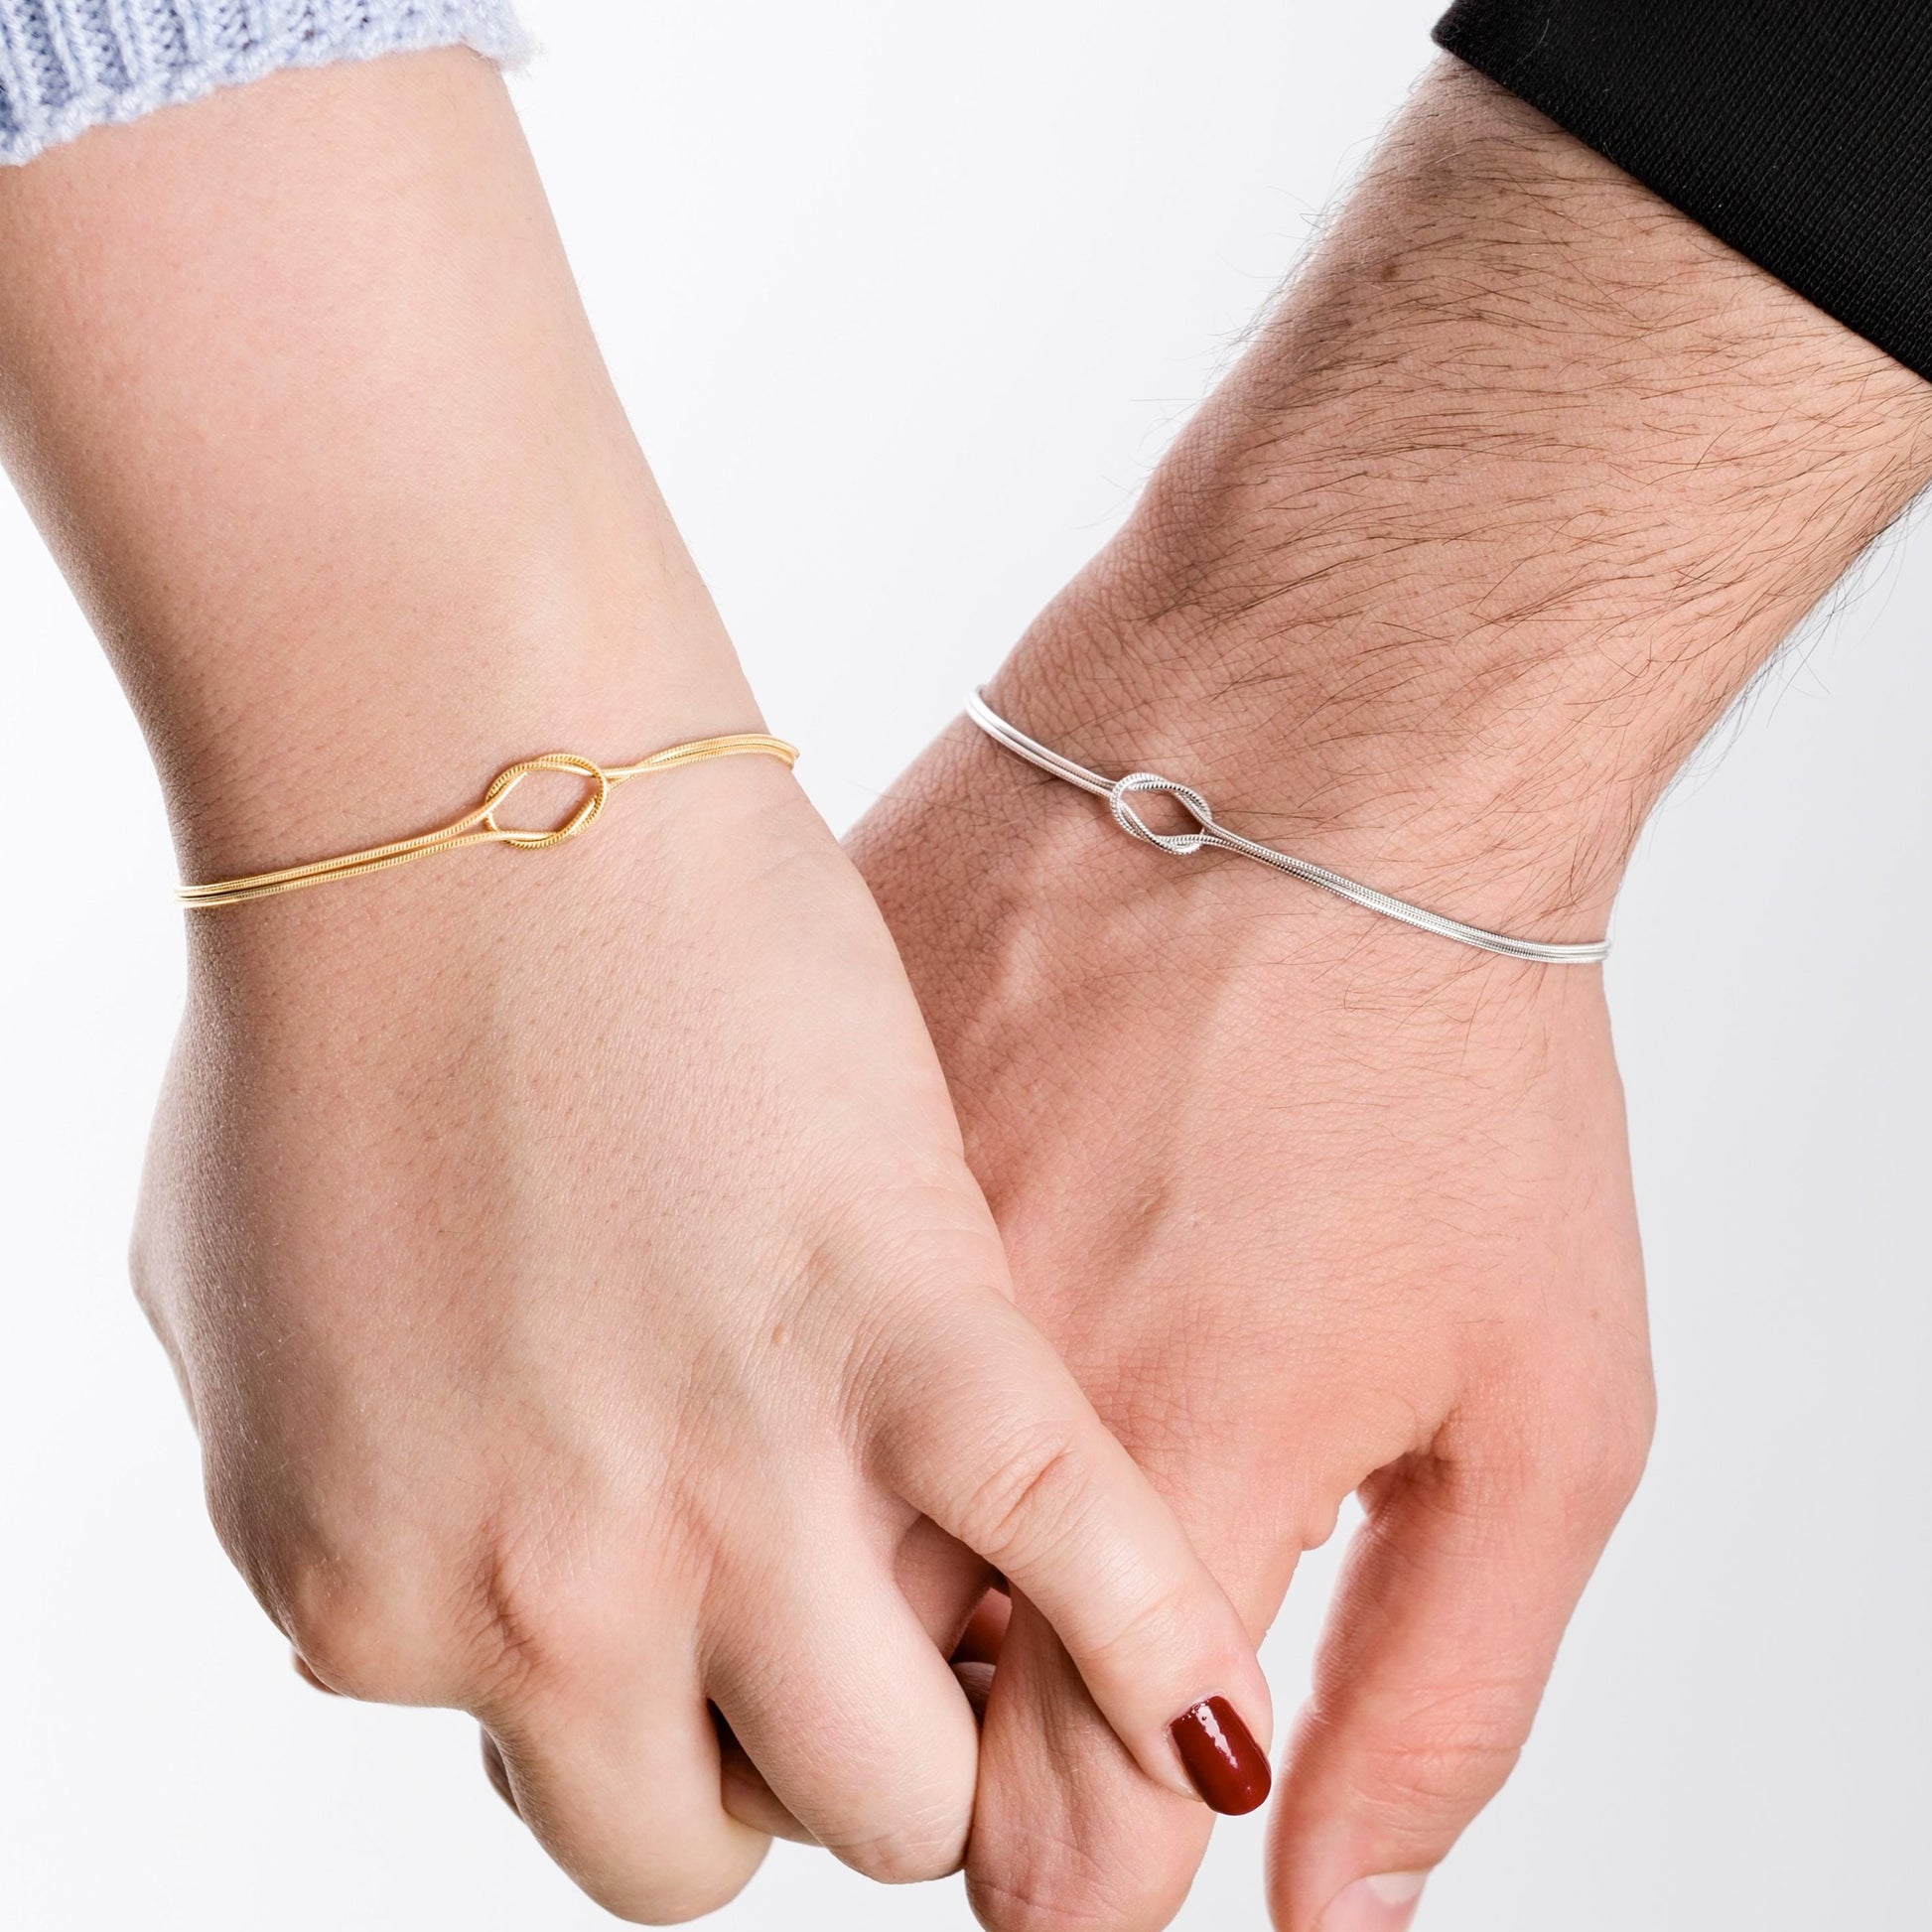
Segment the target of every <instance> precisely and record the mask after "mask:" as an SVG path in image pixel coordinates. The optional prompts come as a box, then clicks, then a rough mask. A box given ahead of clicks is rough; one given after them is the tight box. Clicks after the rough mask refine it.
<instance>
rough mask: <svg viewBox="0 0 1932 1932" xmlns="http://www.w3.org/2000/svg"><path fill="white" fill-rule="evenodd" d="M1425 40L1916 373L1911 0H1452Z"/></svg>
mask: <svg viewBox="0 0 1932 1932" xmlns="http://www.w3.org/2000/svg"><path fill="white" fill-rule="evenodd" d="M1436 42H1437V44H1438V46H1440V47H1443V48H1445V49H1447V50H1448V51H1449V53H1450V54H1453V55H1455V56H1456V58H1457V59H1458V60H1462V61H1466V62H1467V63H1468V64H1469V66H1471V67H1472V68H1476V69H1479V70H1480V71H1481V72H1483V73H1486V74H1487V75H1489V77H1490V78H1491V79H1492V80H1496V81H1500V82H1501V84H1502V85H1503V86H1505V87H1507V88H1508V89H1509V90H1510V92H1511V93H1513V94H1517V95H1519V96H1520V97H1521V98H1522V99H1524V100H1526V101H1528V102H1529V103H1530V105H1531V106H1533V107H1537V108H1540V109H1541V110H1542V111H1543V112H1544V113H1546V114H1548V115H1549V116H1550V118H1551V119H1552V120H1554V121H1556V122H1557V123H1558V124H1559V125H1560V126H1562V127H1564V128H1567V129H1568V130H1569V131H1570V132H1571V133H1572V134H1574V135H1576V136H1577V137H1578V139H1579V140H1581V141H1585V142H1587V144H1588V145H1589V146H1590V147H1592V148H1594V149H1595V150H1596V151H1597V153H1599V154H1601V155H1603V156H1605V157H1606V158H1607V159H1608V160H1611V161H1613V162H1615V163H1616V165H1617V166H1618V167H1619V168H1621V169H1623V170H1624V171H1625V173H1627V174H1630V175H1634V176H1635V177H1636V179H1637V180H1638V181H1640V182H1642V183H1643V184H1644V186H1645V187H1646V188H1649V189H1651V190H1653V191H1654V192H1655V193H1656V194H1658V195H1661V196H1662V197H1663V198H1664V199H1665V200H1666V201H1667V202H1669V203H1671V204H1672V206H1673V207H1678V208H1681V209H1682V210H1683V211H1684V212H1685V213H1686V214H1688V215H1690V216H1691V217H1692V218H1693V219H1694V220H1696V221H1698V222H1700V223H1702V224H1703V225H1704V226H1705V227H1706V228H1708V229H1710V231H1711V232H1712V233H1713V234H1715V235H1717V236H1718V237H1719V239H1720V240H1723V241H1725V242H1728V243H1729V244H1730V246H1731V247H1733V248H1735V249H1736V250H1737V251H1738V252H1739V253H1740V254H1742V255H1745V256H1747V257H1749V259H1750V260H1752V261H1754V262H1755V263H1757V265H1758V266H1759V267H1760V268H1763V269H1766V270H1768V271H1769V272H1770V273H1771V274H1773V275H1775V276H1776V277H1777V278H1778V280H1779V281H1781V282H1784V283H1785V284H1787V285H1788V286H1789V287H1791V288H1793V289H1795V290H1797V292H1798V293H1799V294H1800V295H1802V296H1804V297H1805V298H1806V299H1807V300H1808V301H1810V302H1813V303H1816V304H1817V306H1818V307H1819V308H1821V309H1823V310H1824V311H1825V312H1826V313H1827V314H1828V315H1831V316H1835V317H1837V319H1838V320H1839V321H1840V322H1842V323H1844V324H1845V325H1846V326H1847V327H1848V328H1851V329H1855V330H1856V331H1857V332H1858V333H1859V334H1860V335H1861V336H1863V337H1864V338H1865V339H1866V340H1867V341H1868V342H1871V343H1874V344H1876V345H1877V346H1878V347H1880V348H1882V349H1884V350H1885V351H1886V353H1888V354H1890V355H1893V356H1895V357H1896V358H1897V359H1898V360H1899V361H1901V362H1903V363H1904V364H1905V365H1906V367H1907V368H1910V369H1913V370H1916V371H1917V373H1918V374H1920V375H1922V376H1925V377H1927V378H1928V379H1932V6H1928V5H1927V4H1926V0H1454V4H1453V5H1452V6H1451V7H1450V8H1449V12H1448V13H1447V14H1445V15H1444V16H1443V18H1442V19H1441V20H1440V21H1439V22H1438V23H1437V25H1436Z"/></svg>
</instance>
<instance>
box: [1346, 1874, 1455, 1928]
mask: <svg viewBox="0 0 1932 1932" xmlns="http://www.w3.org/2000/svg"><path fill="white" fill-rule="evenodd" d="M1428 1879H1429V1873H1428V1872H1426V1871H1382V1872H1378V1873H1377V1874H1376V1875H1375V1876H1374V1877H1373V1878H1357V1879H1356V1880H1355V1882H1354V1883H1353V1884H1352V1885H1350V1886H1348V1887H1347V1888H1346V1889H1345V1890H1343V1891H1341V1892H1339V1893H1337V1894H1336V1896H1335V1897H1334V1898H1333V1899H1332V1900H1331V1901H1330V1902H1329V1905H1328V1909H1327V1910H1326V1911H1325V1912H1323V1913H1322V1914H1321V1932H1406V1928H1407V1926H1408V1924H1409V1921H1410V1920H1411V1919H1412V1918H1414V1917H1415V1916H1416V1901H1417V1900H1418V1899H1419V1898H1421V1896H1422V1888H1423V1886H1424V1885H1425V1884H1426V1883H1427V1882H1428Z"/></svg>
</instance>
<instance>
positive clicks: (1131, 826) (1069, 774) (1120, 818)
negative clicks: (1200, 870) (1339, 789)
mask: <svg viewBox="0 0 1932 1932" xmlns="http://www.w3.org/2000/svg"><path fill="white" fill-rule="evenodd" d="M966 715H967V717H969V718H970V719H971V720H972V721H973V723H974V724H976V725H977V726H978V727H979V728H980V730H981V731H983V732H984V733H985V734H986V735H987V737H988V738H990V739H992V741H993V742H994V743H995V744H996V745H1000V746H1004V747H1005V748H1006V750H1007V751H1009V752H1011V753H1012V754H1013V755H1014V757H1015V758H1020V759H1026V760H1027V762H1028V763H1029V764H1033V765H1037V766H1038V767H1039V769H1040V770H1042V771H1045V772H1048V773H1050V774H1051V775H1052V776H1053V777H1055V778H1059V779H1063V780H1064V781H1065V782H1066V783H1067V784H1070V785H1078V786H1079V788H1080V789H1081V790H1082V791H1089V792H1091V793H1092V794H1093V795H1094V796H1095V797H1096V798H1104V799H1106V801H1107V804H1108V806H1109V808H1110V809H1111V810H1112V812H1113V814H1114V822H1115V823H1116V824H1117V825H1118V826H1119V827H1120V829H1121V830H1122V831H1123V832H1126V833H1128V834H1129V835H1130V836H1131V837H1133V838H1137V839H1143V840H1145V841H1146V842H1147V843H1148V844H1149V845H1156V846H1159V847H1160V848H1161V850H1162V851H1163V852H1173V853H1175V854H1177V855H1178V856H1179V857H1181V858H1191V857H1192V856H1193V854H1195V853H1196V852H1199V851H1201V850H1202V849H1203V848H1204V847H1208V846H1211V847H1213V848H1214V849H1215V850H1216V851H1218V852H1236V853H1239V854H1240V855H1241V857H1242V858H1244V859H1259V860H1260V861H1261V863H1262V864H1263V865H1264V866H1273V867H1274V869H1275V870H1276V871H1277V872H1285V873H1287V874H1288V875H1289V877H1290V878H1291V879H1301V880H1305V881H1306V882H1307V883H1308V884H1309V885H1311V886H1319V887H1320V888H1321V890H1322V891H1323V892H1324V893H1333V894H1334V895H1335V896H1336V897H1339V898H1345V899H1348V900H1350V901H1351V902H1352V903H1353V904H1356V905H1360V906H1363V907H1365V908H1366V909H1367V910H1368V911H1370V912H1380V913H1382V914H1383V915H1384V916H1385V917H1387V918H1391V919H1400V920H1401V921H1402V922H1403V924H1404V925H1412V926H1416V927H1418V928H1420V930H1422V931H1424V932H1433V933H1435V934H1436V935H1437V937H1438V938H1441V939H1453V940H1454V941H1455V942H1456V944H1457V945H1461V946H1474V947H1476V948H1477V949H1478V950H1479V951H1481V952H1493V953H1500V954H1502V956H1503V957H1504V958H1505V959H1527V960H1531V961H1534V962H1535V963H1536V964H1538V965H1542V966H1600V965H1601V964H1602V963H1603V961H1604V960H1605V959H1607V958H1608V957H1609V955H1610V942H1609V941H1608V940H1607V939H1597V940H1592V941H1590V942H1588V943H1587V944H1583V945H1569V946H1557V945H1550V944H1547V943H1546V942H1545V941H1543V940H1541V939H1512V938H1510V937H1509V935H1508V934H1507V933H1503V932H1488V931H1485V930H1484V929H1483V928H1482V927H1481V926H1479V925H1464V924H1463V923H1462V921H1461V920H1460V919H1451V918H1447V917H1445V916H1444V914H1443V913H1441V912H1431V911H1429V910H1427V909H1426V908H1425V907H1423V906H1420V905H1411V904H1410V903H1409V901H1408V900H1407V899H1401V898H1393V897H1390V895H1389V894H1387V893H1378V892H1377V891H1376V890H1375V888H1374V887H1373V886H1363V885H1359V884H1357V882H1356V881H1354V880H1352V879H1344V878H1343V877H1342V876H1341V874H1340V873H1338V872H1330V871H1329V870H1328V869H1327V867H1325V866H1317V865H1314V864H1313V863H1311V861H1310V860H1307V859H1297V858H1295V857H1293V856H1292V855H1291V854H1289V853H1286V852H1277V851H1276V850H1275V849H1274V847H1273V846H1268V845H1257V844H1256V843H1255V842H1254V840H1253V839H1244V838H1243V837H1242V836H1241V834H1240V833H1239V832H1230V831H1229V830H1228V828H1227V827H1226V826H1225V825H1223V824H1221V823H1220V822H1219V820H1217V819H1216V818H1215V816H1214V812H1213V808H1212V807H1211V806H1210V805H1209V804H1208V802H1207V800H1206V799H1205V798H1203V797H1202V796H1201V795H1200V793H1199V792H1197V791H1196V790H1195V789H1194V788H1193V786H1192V785H1183V784H1178V783H1176V782H1175V781H1174V780H1173V778H1163V777H1160V776H1159V775H1157V774H1156V773H1155V772H1152V771H1130V772H1128V774H1127V775H1126V777H1124V778H1104V777H1102V776H1101V775H1100V773H1099V772H1098V771H1089V770H1088V769H1087V767H1086V766H1085V765H1084V764H1075V763H1074V762H1073V760H1072V759H1069V758H1062V757H1061V756H1060V754H1059V753H1058V752H1055V751H1051V750H1049V749H1048V748H1047V747H1046V746H1044V745H1042V744H1040V743H1039V742H1038V740H1036V739H1032V738H1029V737H1028V736H1027V734H1026V733H1025V732H1023V731H1022V730H1021V729H1020V728H1019V727H1018V726H1017V725H1010V724H1008V723H1007V721H1006V720H1005V719H1004V718H1002V717H1001V716H1000V714H999V713H998V712H997V711H995V710H994V709H993V707H992V706H991V705H990V704H988V703H987V702H986V698H985V695H984V693H982V692H979V691H975V692H974V693H973V695H972V696H971V697H970V698H968V699H967V700H966ZM1142 791H1160V792H1165V793H1166V794H1167V795H1168V796H1169V797H1170V798H1172V799H1173V800H1174V802H1175V803H1176V804H1178V805H1179V807H1180V808H1181V810H1182V811H1184V812H1185V813H1186V814H1187V816H1188V817H1189V818H1191V819H1192V820H1193V821H1194V823H1195V824H1196V825H1197V826H1198V827H1199V828H1200V829H1199V830H1198V831H1194V832H1157V831H1156V830H1155V829H1154V828H1153V826H1151V825H1150V824H1148V822H1147V821H1146V820H1145V819H1144V818H1142V816H1141V815H1140V813H1139V812H1137V811H1136V810H1135V809H1134V807H1133V806H1132V805H1131V804H1129V803H1128V800H1129V799H1130V798H1131V797H1132V796H1133V795H1134V794H1135V793H1136V792H1142Z"/></svg>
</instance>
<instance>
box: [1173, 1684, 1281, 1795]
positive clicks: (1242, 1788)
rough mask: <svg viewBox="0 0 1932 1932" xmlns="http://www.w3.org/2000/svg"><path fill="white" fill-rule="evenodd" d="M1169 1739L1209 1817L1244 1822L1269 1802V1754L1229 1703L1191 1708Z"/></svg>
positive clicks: (1208, 1702) (1215, 1700) (1214, 1701)
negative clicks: (1248, 1813)
mask: <svg viewBox="0 0 1932 1932" xmlns="http://www.w3.org/2000/svg"><path fill="white" fill-rule="evenodd" d="M1168 1735H1169V1736H1170V1737H1172V1738H1173V1747H1174V1749H1175V1750H1177V1751H1178V1752H1179V1753H1180V1761H1181V1763H1182V1765H1183V1766H1185V1768H1186V1772H1187V1776H1188V1777H1189V1779H1190V1780H1191V1781H1192V1783H1193V1786H1194V1789H1195V1790H1196V1791H1198V1792H1199V1793H1200V1795H1201V1796H1202V1798H1204V1799H1205V1800H1206V1801H1207V1806H1208V1809H1209V1810H1210V1811H1218V1812H1221V1813H1223V1814H1225V1815H1226V1816H1227V1817H1229V1818H1239V1817H1240V1816H1241V1814H1242V1813H1243V1812H1244V1811H1253V1810H1254V1808H1255V1807H1256V1806H1257V1805H1258V1804H1260V1803H1262V1802H1263V1800H1265V1799H1266V1798H1267V1796H1268V1786H1269V1783H1270V1782H1271V1780H1270V1778H1269V1775H1268V1754H1267V1752H1265V1751H1264V1750H1263V1749H1262V1748H1261V1746H1260V1745H1259V1744H1257V1743H1256V1742H1255V1740H1254V1736H1253V1734H1252V1733H1251V1732H1250V1731H1249V1729H1248V1726H1247V1725H1244V1724H1243V1723H1242V1722H1241V1716H1240V1713H1239V1712H1237V1711H1236V1710H1235V1708H1234V1706H1233V1705H1231V1704H1230V1703H1229V1702H1228V1701H1227V1699H1226V1698H1208V1699H1207V1700H1206V1701H1205V1702H1204V1703H1201V1704H1195V1705H1190V1706H1189V1707H1188V1709H1186V1710H1185V1711H1183V1712H1182V1713H1181V1714H1180V1716H1179V1717H1177V1718H1176V1719H1175V1720H1174V1721H1173V1724H1171V1725H1169V1726H1168Z"/></svg>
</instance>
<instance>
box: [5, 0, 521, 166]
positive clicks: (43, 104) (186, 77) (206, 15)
mask: <svg viewBox="0 0 1932 1932" xmlns="http://www.w3.org/2000/svg"><path fill="white" fill-rule="evenodd" d="M459 46H461V47H473V48H475V49H476V50H477V52H478V53H479V54H483V55H487V56H488V57H489V58H490V59H491V60H495V61H512V60H515V59H518V58H519V57H520V56H521V55H523V54H524V53H526V52H527V51H528V48H529V42H528V40H527V38H526V37H525V35H524V32H523V30H522V28H521V27H520V26H519V25H518V24H517V20H516V16H515V14H514V13H513V12H512V11H511V9H510V6H509V0H0V163H5V162H21V161H31V160H32V159H33V158H34V156H35V155H37V154H39V153H40V152H41V151H42V150H43V149H44V148H50V147H53V146H54V145H55V143H57V142H60V141H69V140H71V139H72V138H73V136H74V135H76V134H78V133H80V132H81V131H82V130H83V129H86V128H89V127H94V126H97V125H98V124H99V123H101V122H103V121H131V120H134V119H136V118H138V117H139V116H140V115H142V114H146V113H148V112H150V111H151V110H152V109H154V108H156V107H162V106H166V105H168V104H169V103H171V102H175V101H185V100H195V99H198V98H199V97H200V96H201V95H203V94H206V93H210V92H212V91H213V89H215V88H216V87H229V86H235V85H238V84H239V83H240V82H242V81H244V80H253V79H255V78H256V77H257V76H259V75H261V74H264V73H269V72H272V71H273V70H274V69H277V68H317V67H326V66H328V65H329V64H330V63H332V62H335V61H362V60H369V59H371V58H373V57H374V56H376V55H378V54H400V53H404V52H407V51H409V50H412V49H416V48H424V47H459Z"/></svg>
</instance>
